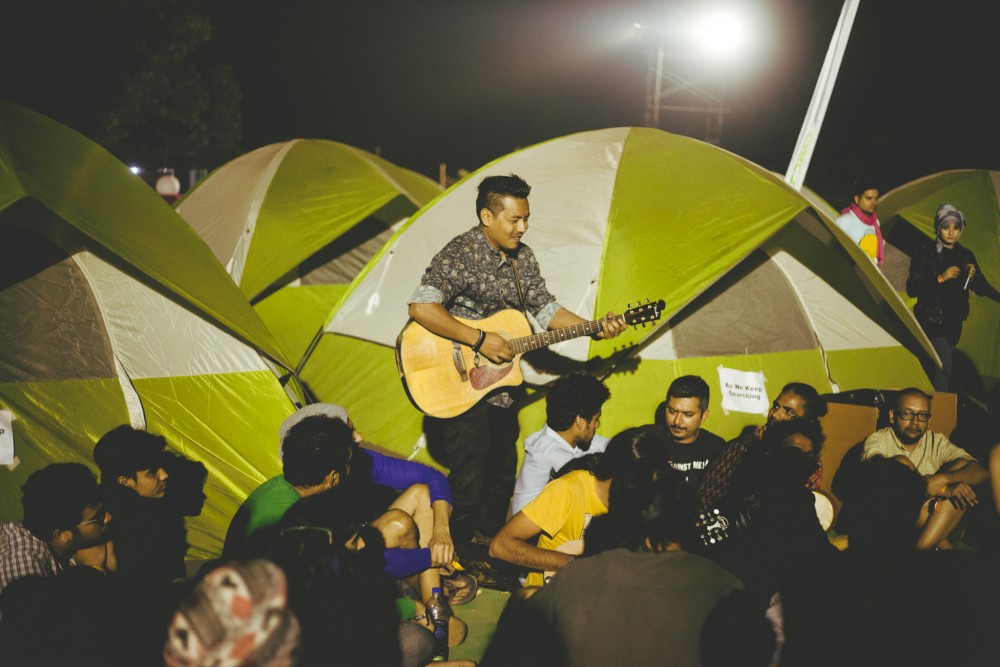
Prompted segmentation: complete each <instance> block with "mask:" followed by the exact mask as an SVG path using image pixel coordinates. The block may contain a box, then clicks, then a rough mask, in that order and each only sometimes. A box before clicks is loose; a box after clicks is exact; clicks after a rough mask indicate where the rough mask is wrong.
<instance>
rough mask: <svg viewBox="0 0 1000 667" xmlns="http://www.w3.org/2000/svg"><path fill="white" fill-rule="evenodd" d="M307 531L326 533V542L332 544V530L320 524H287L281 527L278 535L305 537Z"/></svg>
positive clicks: (318, 533)
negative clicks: (285, 526) (286, 526)
mask: <svg viewBox="0 0 1000 667" xmlns="http://www.w3.org/2000/svg"><path fill="white" fill-rule="evenodd" d="M309 533H315V534H317V535H326V543H327V544H330V545H332V544H333V531H332V530H330V529H329V528H323V527H321V526H289V527H288V528H282V529H281V533H280V534H279V535H280V536H281V537H305V536H306V535H307V534H309Z"/></svg>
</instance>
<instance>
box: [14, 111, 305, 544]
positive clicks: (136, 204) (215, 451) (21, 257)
mask: <svg viewBox="0 0 1000 667" xmlns="http://www.w3.org/2000/svg"><path fill="white" fill-rule="evenodd" d="M0 229H2V231H3V234H4V238H5V242H6V245H5V249H6V250H7V252H8V253H9V255H10V256H11V257H15V258H16V261H10V262H6V263H4V264H3V265H2V266H0V340H3V341H4V345H3V346H2V347H0V409H3V410H6V411H9V412H10V413H11V414H12V416H13V425H12V426H13V427H12V435H13V440H14V455H15V457H16V460H15V465H8V466H3V467H0V520H4V521H6V520H16V519H19V518H20V514H21V513H20V496H21V491H20V489H21V486H22V485H23V483H24V481H25V479H27V477H28V476H29V475H30V474H31V473H32V472H34V471H36V470H38V469H39V468H41V467H43V466H45V465H47V464H49V463H54V462H60V461H79V462H82V463H85V464H88V465H90V466H91V467H93V462H92V451H93V446H94V443H95V442H96V441H97V439H98V438H100V436H101V435H103V434H104V433H106V432H107V431H108V430H110V429H111V428H113V427H115V426H118V425H119V424H123V423H127V424H132V425H133V426H136V427H145V428H148V429H149V430H150V431H152V432H154V433H162V434H164V435H165V436H166V438H167V440H168V443H169V445H170V448H171V449H172V450H175V451H178V452H180V453H183V454H187V455H189V456H190V457H191V458H194V459H196V460H201V461H203V462H204V463H205V465H206V466H207V468H208V470H209V480H208V485H207V487H206V492H207V495H208V497H207V503H206V509H205V511H204V512H203V513H202V515H200V516H199V517H197V518H194V519H192V520H191V521H190V522H189V528H190V530H191V542H192V545H193V547H194V549H193V551H192V555H198V556H209V555H215V554H218V553H219V551H220V549H221V545H222V538H223V536H224V535H225V529H226V526H227V525H228V522H229V518H230V516H231V515H232V514H233V513H234V512H235V510H236V507H237V506H238V504H239V503H240V502H241V501H242V499H243V498H244V497H245V496H246V494H247V493H248V492H249V490H251V489H252V488H253V487H254V486H256V485H257V484H258V483H259V482H260V481H261V480H263V479H265V478H266V477H268V476H270V475H273V474H274V473H275V472H276V471H277V469H278V467H279V466H278V459H277V429H278V425H279V424H280V423H281V421H282V420H283V419H284V418H285V417H287V415H288V414H290V413H291V412H292V410H293V409H294V408H293V405H292V403H291V401H290V400H289V395H288V394H287V393H286V391H285V389H283V388H282V386H281V385H280V384H279V382H278V378H277V376H276V374H275V370H276V367H275V363H274V362H277V363H280V364H284V365H285V366H288V362H286V361H284V359H283V356H284V355H283V353H282V352H281V351H280V348H279V347H278V344H277V342H276V341H275V339H274V337H273V336H272V335H271V334H270V332H269V331H268V330H267V328H266V326H265V325H264V323H263V322H262V321H261V319H260V317H258V315H257V314H256V313H255V312H254V310H253V308H252V307H251V306H250V304H249V303H248V302H247V300H246V299H245V298H244V297H243V295H242V294H241V293H240V291H239V290H238V288H237V287H236V286H235V285H234V284H233V282H232V280H231V279H230V277H229V276H228V275H227V274H226V273H225V270H224V269H223V267H222V266H221V265H220V264H219V263H218V261H217V260H216V259H215V258H214V257H213V256H212V254H211V252H210V251H209V250H208V248H207V247H206V246H205V245H204V244H203V242H202V241H201V240H200V238H198V236H197V235H195V234H194V233H193V232H192V231H191V229H190V227H189V226H188V225H187V224H186V223H185V222H184V220H183V219H181V218H180V217H179V216H178V215H177V214H176V213H175V212H174V211H173V210H172V209H171V208H170V207H169V206H167V205H166V204H165V203H164V202H163V201H162V200H161V199H160V198H159V197H158V196H157V195H156V193H155V192H153V191H152V190H151V189H150V188H149V187H148V186H147V185H145V184H144V183H142V182H141V181H140V180H139V179H137V178H136V177H134V176H133V175H132V174H131V173H130V172H129V171H128V169H127V168H126V167H125V165H123V164H121V163H120V162H118V161H117V160H115V159H114V158H113V157H112V156H111V155H110V154H108V153H107V152H106V151H104V150H103V149H101V148H100V147H99V146H97V145H96V144H93V143H92V142H90V141H89V140H87V139H85V138H84V137H81V136H80V135H78V134H76V133H74V132H72V131H71V130H69V129H68V128H65V127H63V126H61V125H58V124H57V123H54V122H52V121H50V120H48V119H45V118H43V117H41V116H38V115H37V114H33V113H32V112H29V111H27V110H24V109H21V108H19V107H15V106H13V105H7V104H0ZM279 372H280V371H279Z"/></svg>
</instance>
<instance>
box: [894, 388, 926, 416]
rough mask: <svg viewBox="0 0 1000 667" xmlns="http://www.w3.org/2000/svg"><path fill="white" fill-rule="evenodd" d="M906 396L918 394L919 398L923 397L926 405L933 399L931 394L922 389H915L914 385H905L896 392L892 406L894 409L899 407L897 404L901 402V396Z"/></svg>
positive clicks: (899, 404)
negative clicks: (894, 404) (905, 386)
mask: <svg viewBox="0 0 1000 667" xmlns="http://www.w3.org/2000/svg"><path fill="white" fill-rule="evenodd" d="M906 396H919V397H920V398H923V399H925V400H926V401H927V405H930V404H931V401H932V400H933V399H934V397H933V396H931V395H930V394H928V393H927V392H925V391H923V390H922V389H917V388H916V387H907V388H906V389H902V390H900V392H899V393H898V394H896V406H895V408H894V409H895V410H897V411H898V410H899V409H900V407H899V406H901V405H902V404H903V398H904V397H906Z"/></svg>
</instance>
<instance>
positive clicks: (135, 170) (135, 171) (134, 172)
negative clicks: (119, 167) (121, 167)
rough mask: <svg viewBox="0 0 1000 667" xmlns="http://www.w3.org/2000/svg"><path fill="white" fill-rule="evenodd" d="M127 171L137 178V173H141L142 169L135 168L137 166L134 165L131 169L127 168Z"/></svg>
mask: <svg viewBox="0 0 1000 667" xmlns="http://www.w3.org/2000/svg"><path fill="white" fill-rule="evenodd" d="M128 170H129V171H131V172H132V173H133V174H135V175H136V176H138V175H139V172H141V171H142V167H137V166H135V165H132V166H131V167H129V168H128Z"/></svg>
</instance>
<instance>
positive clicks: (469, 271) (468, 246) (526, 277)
mask: <svg viewBox="0 0 1000 667" xmlns="http://www.w3.org/2000/svg"><path fill="white" fill-rule="evenodd" d="M530 192H531V187H530V186H529V185H528V184H527V183H526V182H525V181H524V180H523V179H521V178H520V177H518V176H515V175H513V174H512V175H510V176H489V177H487V178H485V179H483V181H482V183H480V185H479V195H478V197H477V198H476V213H477V217H478V218H479V224H478V225H477V226H475V227H473V228H472V229H470V230H469V231H466V232H464V233H462V234H459V235H458V236H456V237H455V238H454V239H452V240H451V241H450V242H449V243H448V244H447V245H446V246H445V247H444V248H443V249H442V250H441V251H440V252H439V253H438V254H437V255H436V256H435V257H434V259H433V260H431V263H430V266H428V268H427V270H426V271H425V272H424V276H423V278H422V279H421V283H420V286H419V287H418V288H417V289H416V291H415V292H414V293H413V295H412V296H411V297H410V299H409V302H408V303H409V315H410V317H411V318H412V319H413V320H414V321H416V322H417V324H419V325H421V326H422V327H424V328H425V329H427V330H428V331H429V332H431V333H432V334H435V335H437V336H440V337H442V338H447V339H449V340H452V341H455V342H456V343H459V344H461V345H467V346H469V347H470V348H472V350H474V351H475V352H477V353H478V354H479V355H482V357H484V358H485V359H486V360H489V361H490V362H493V363H502V362H506V361H510V360H511V359H513V358H514V356H515V355H514V352H513V351H512V350H511V349H510V345H509V344H508V339H507V338H506V337H504V336H502V335H500V333H498V332H495V331H483V330H481V329H477V328H475V327H473V326H470V325H468V324H465V323H463V322H460V321H459V320H457V319H456V317H461V318H464V319H471V320H479V319H483V318H486V317H489V316H490V315H493V314H494V313H496V312H498V311H500V310H505V309H517V310H524V311H528V312H530V313H531V314H532V315H533V316H534V318H535V320H536V321H537V322H538V323H539V324H540V325H541V326H542V327H544V328H547V329H559V328H563V327H569V326H572V325H577V324H585V323H586V322H587V321H586V320H584V319H583V318H581V317H579V316H578V315H576V314H575V313H572V312H570V311H569V310H567V309H566V308H563V307H562V306H561V305H560V304H559V302H558V301H556V299H555V297H554V296H553V295H552V294H551V293H549V291H548V289H547V288H546V286H545V280H544V278H542V275H541V272H540V270H539V267H538V261H537V260H536V259H535V255H534V253H533V252H532V250H531V248H529V247H528V246H526V245H524V244H523V243H522V242H521V237H522V236H523V235H524V234H525V232H527V230H528V217H529V215H530V209H529V206H528V194H529V193H530ZM601 322H602V323H601V331H600V333H597V334H595V338H602V339H607V338H614V337H615V336H617V335H619V334H620V333H621V332H622V331H624V330H625V328H626V324H625V323H624V322H623V321H620V320H619V319H618V318H617V317H616V316H615V314H614V313H608V317H607V318H605V319H604V320H602V321H601ZM513 404H514V399H513V397H512V396H511V393H510V392H509V391H506V390H505V391H500V392H497V393H494V394H490V395H489V396H488V397H487V398H486V399H485V400H483V401H480V402H479V403H478V404H476V405H475V406H474V407H472V408H471V409H470V410H468V411H466V412H464V413H463V414H461V415H459V416H457V417H453V418H448V419H437V418H433V417H428V418H427V421H426V422H425V431H426V433H427V437H428V447H429V450H430V451H431V452H432V454H434V456H435V458H437V459H438V460H439V461H440V462H441V463H442V464H444V465H446V466H447V467H448V468H449V469H450V471H451V473H450V475H449V478H448V479H449V482H450V483H451V488H452V493H453V494H454V501H455V504H454V513H453V515H452V533H453V535H454V536H455V538H456V543H459V542H460V541H465V540H469V539H471V538H472V537H473V535H474V532H476V531H478V532H479V533H481V537H489V536H492V535H493V534H495V533H496V531H497V530H498V529H499V528H500V526H502V525H503V523H504V520H505V519H506V515H507V504H508V502H509V500H510V497H511V493H512V492H513V488H514V475H515V471H516V468H517V450H516V448H515V445H516V442H517V436H518V423H517V411H516V410H515V409H511V408H512V406H513Z"/></svg>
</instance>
